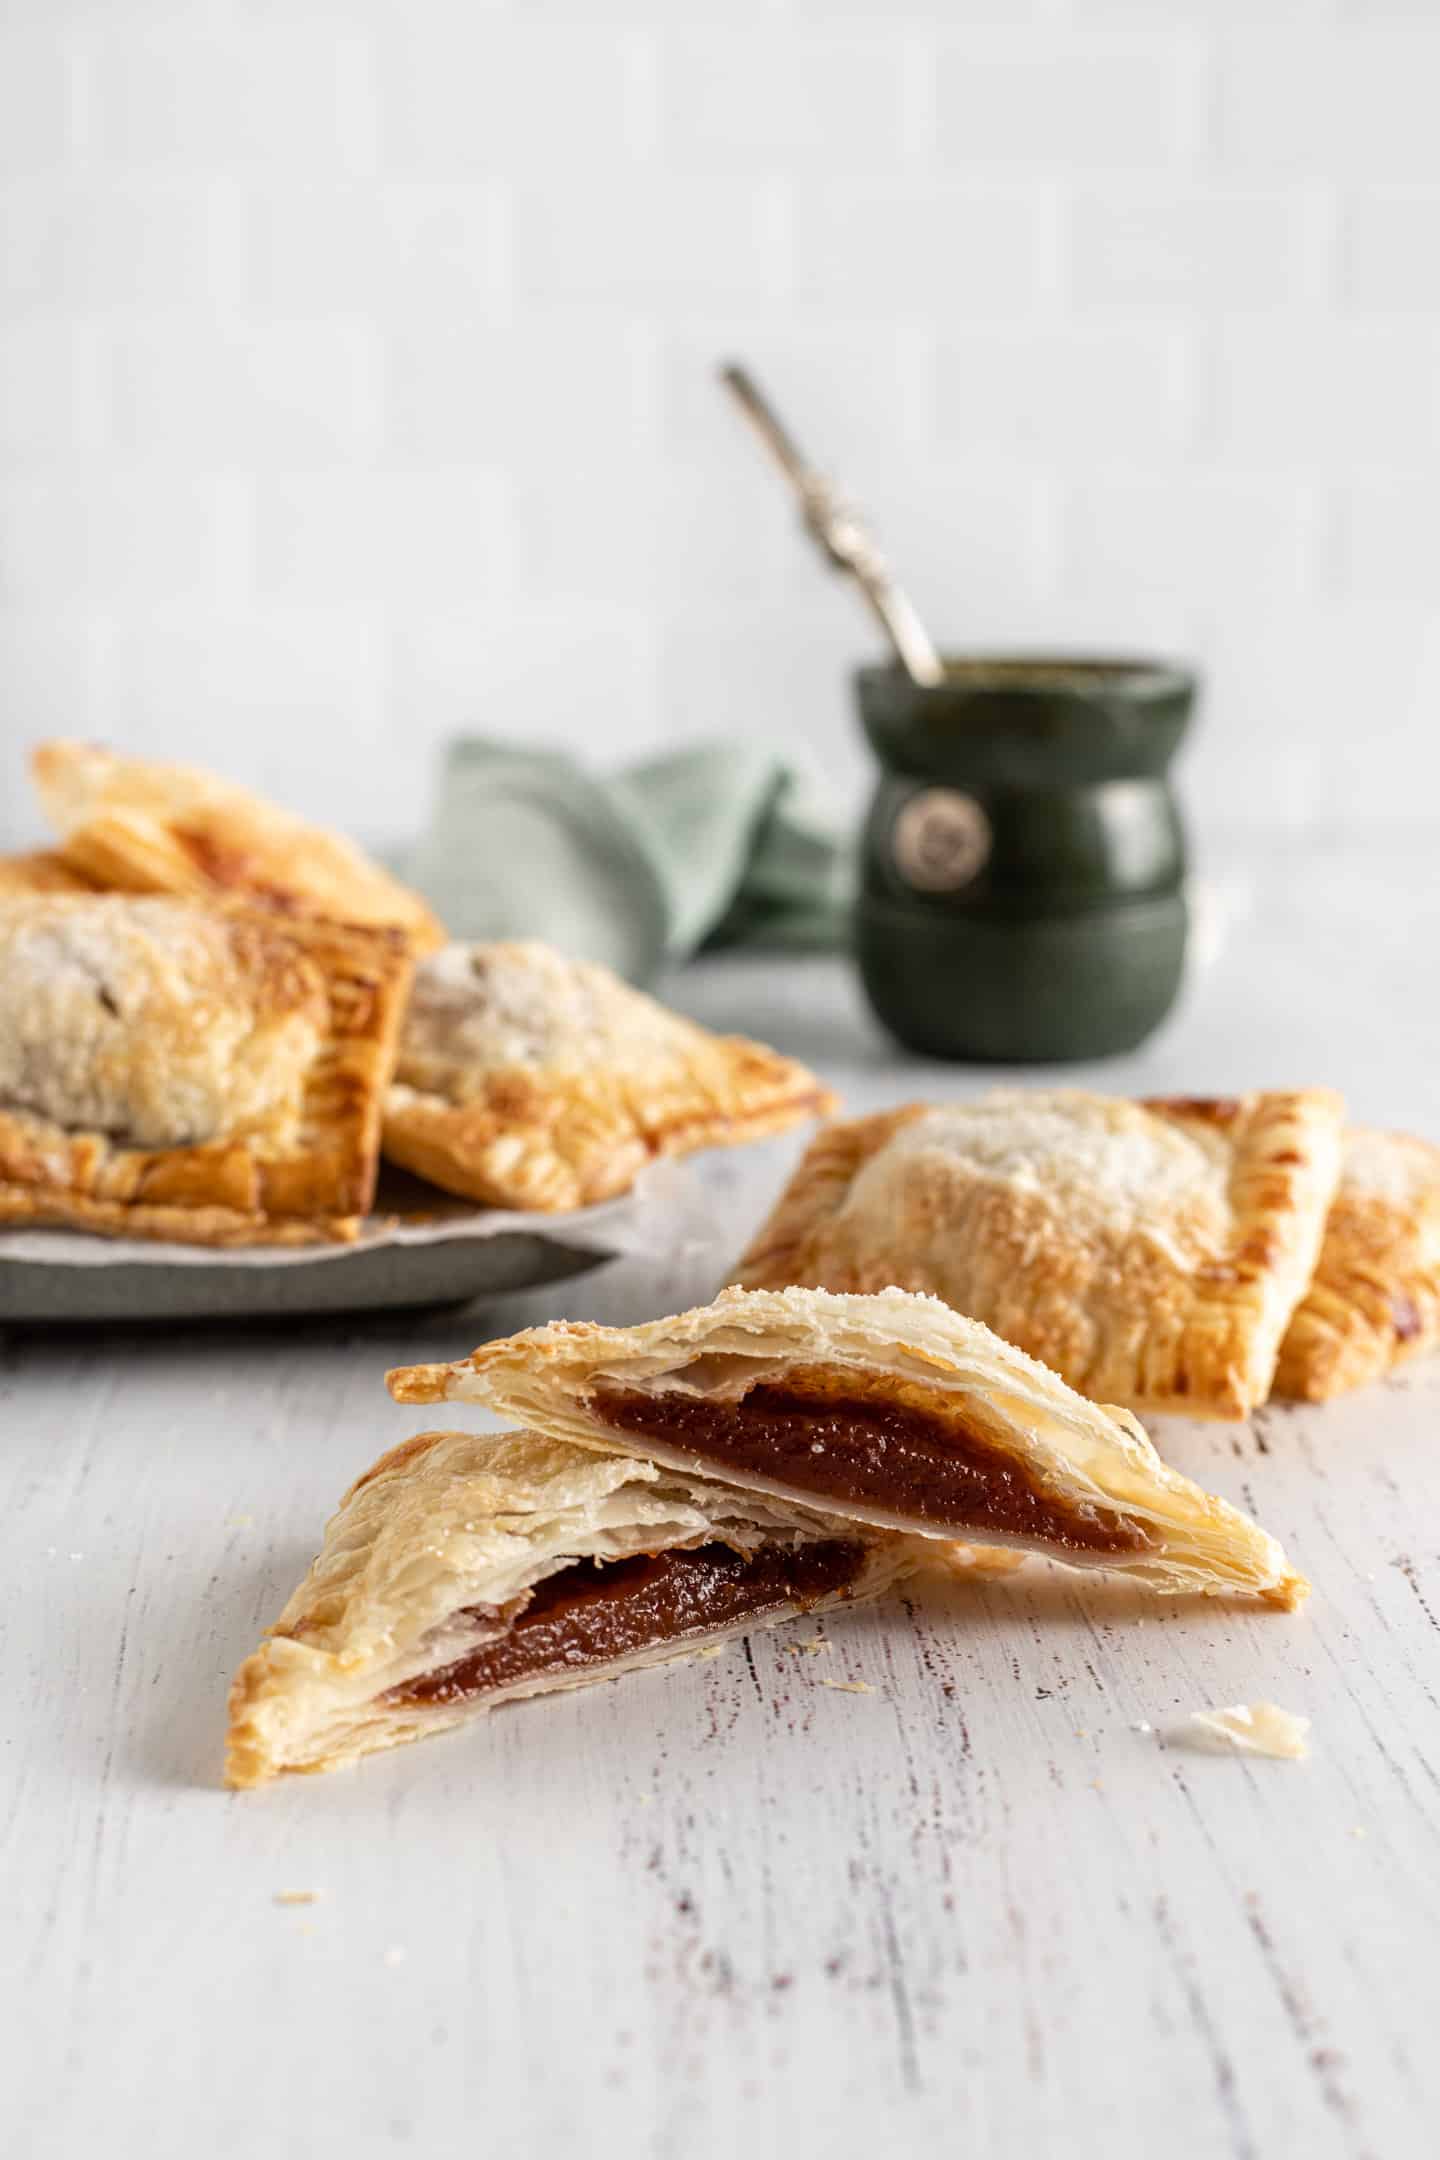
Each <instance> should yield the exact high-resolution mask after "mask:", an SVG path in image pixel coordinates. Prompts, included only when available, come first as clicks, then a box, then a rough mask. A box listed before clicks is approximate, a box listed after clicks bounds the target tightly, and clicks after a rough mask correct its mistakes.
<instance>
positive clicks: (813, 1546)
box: [226, 1432, 925, 1785]
mask: <svg viewBox="0 0 1440 2160" xmlns="http://www.w3.org/2000/svg"><path fill="white" fill-rule="evenodd" d="M924 1558H925V1548H924V1547H923V1546H922V1545H921V1544H920V1542H919V1540H916V1539H909V1538H904V1537H895V1536H893V1535H890V1534H888V1533H886V1532H884V1531H879V1530H875V1529H872V1528H869V1527H867V1526H863V1525H859V1524H845V1525H839V1524H837V1523H835V1522H834V1521H833V1520H831V1519H830V1518H828V1517H826V1516H824V1515H821V1514H818V1513H817V1512H815V1511H814V1510H812V1509H809V1508H806V1507H804V1506H801V1505H792V1504H789V1503H786V1502H784V1501H781V1500H777V1499H773V1498H770V1497H768V1496H766V1495H763V1494H756V1493H743V1492H736V1491H733V1490H730V1489H729V1488H727V1487H725V1486H723V1485H718V1484H713V1483H711V1482H710V1481H709V1480H706V1479H702V1478H697V1477H693V1476H689V1475H678V1476H677V1475H676V1474H674V1473H673V1472H670V1471H665V1470H661V1469H659V1468H657V1467H656V1466H655V1465H654V1464H653V1463H649V1462H644V1461H637V1460H632V1459H629V1458H627V1457H625V1456H621V1455H613V1454H611V1455H602V1454H598V1453H597V1452H596V1451H595V1450H594V1449H593V1448H576V1447H570V1446H568V1445H567V1444H566V1443H565V1442H564V1441H559V1440H549V1439H543V1438H541V1437H540V1436H539V1435H538V1434H536V1433H530V1432H514V1433H501V1434H494V1433H456V1432H431V1433H422V1434H421V1435H420V1436H419V1438H418V1439H414V1440H408V1441H406V1442H405V1443H404V1444H403V1446H401V1447H398V1448H396V1449H394V1450H393V1451H392V1452H391V1453H390V1454H388V1455H385V1456H383V1457H382V1458H381V1460H380V1461H379V1462H378V1463H376V1465H375V1466H374V1468H373V1469H372V1470H369V1471H367V1472H366V1474H365V1475H364V1477H362V1478H361V1479H360V1480H359V1482H358V1483H357V1484H355V1485H353V1486H352V1487H351V1489H350V1491H349V1492H348V1493H347V1494H346V1496H345V1498H344V1500H343V1501H342V1502H341V1505H340V1509H339V1512H338V1513H337V1514H336V1516H335V1517H334V1519H333V1520H332V1522H331V1523H330V1524H329V1526H328V1528H327V1530H326V1533H325V1542H324V1545H323V1547H322V1549H321V1552H320V1555H319V1557H318V1559H317V1560H316V1561H315V1563H314V1565H313V1566H312V1567H311V1569H310V1572H309V1574H308V1575H307V1576H306V1578H305V1581H304V1582H303V1583H302V1584H301V1585H300V1588H299V1589H298V1590H297V1591H296V1592H295V1595H294V1596H293V1597H292V1598H291V1600H290V1602H289V1604H288V1605H287V1606H286V1608H285V1610H284V1612H283V1613H282V1614H281V1617H280V1619H279V1621H278V1622H277V1623H276V1626H275V1627H274V1628H273V1629H272V1630H271V1633H270V1636H269V1639H268V1640H267V1641H266V1642H265V1643H263V1644H262V1646H261V1647H260V1649H258V1650H257V1651H256V1652H255V1653H254V1655H253V1656H252V1657H249V1658H247V1659H246V1661H245V1663H244V1664H243V1665H242V1666H241V1668H240V1671H239V1673H238V1674H237V1675H236V1678H235V1684H234V1687H233V1688H232V1690H231V1695H230V1731H229V1741H228V1746H227V1751H226V1779H227V1782H228V1783H229V1784H231V1785H259V1784H263V1783H264V1782H265V1781H266V1780H267V1779H269V1778H273V1777H275V1776H277V1775H278V1774H279V1773H280V1772H281V1771H286V1770H331V1769H334V1768H336V1767H337V1766H338V1765H339V1764H341V1763H345V1762H349V1761H351V1760H352V1759H353V1758H355V1757H356V1756H359V1755H364V1754H368V1753H370V1752H372V1751H373V1750H375V1749H377V1748H387V1747H395V1746H397V1745H398V1744H399V1743H400V1742H402V1741H406V1740H420V1739H423V1738H424V1737H425V1736H426V1735H427V1734H429V1733H438V1732H443V1731H445V1730H447V1729H448V1728H449V1727H451V1726H455V1725H459V1724H461V1723H463V1722H464V1721H465V1720H466V1719H468V1718H470V1717H473V1716H474V1715H476V1714H477V1713H478V1712H480V1711H484V1710H489V1709H492V1708H493V1707H494V1706H495V1705H496V1704H497V1703H502V1702H507V1701H509V1700H511V1699H512V1698H513V1697H516V1696H522V1695H538V1694H542V1693H546V1692H548V1691H551V1690H553V1689H556V1688H570V1687H579V1686H581V1685H583V1684H584V1683H586V1682H588V1681H594V1680H607V1679H611V1678H613V1677H614V1676H615V1675H616V1674H618V1673H622V1672H626V1671H629V1670H630V1669H631V1668H632V1667H635V1666H641V1665H653V1664H656V1663H659V1662H660V1661H662V1660H665V1659H669V1658H675V1657H684V1656H688V1655H692V1654H693V1653H694V1652H696V1651H698V1650H702V1649H704V1648H705V1647H706V1646H707V1645H708V1644H711V1643H716V1642H722V1641H724V1640H725V1639H726V1638H727V1637H728V1636H732V1635H738V1634H744V1633H747V1632H748V1631H749V1630H750V1629H752V1628H754V1627H757V1626H769V1625H771V1624H772V1623H773V1622H775V1621H778V1620H783V1619H786V1618H788V1617H789V1616H791V1615H792V1614H795V1613H801V1612H807V1613H808V1612H818V1611H822V1610H824V1609H825V1608H827V1607H829V1606H833V1605H838V1604H843V1603H851V1602H854V1601H855V1600H856V1599H860V1598H868V1597H874V1596H876V1595H877V1594H878V1593H879V1592H880V1591H881V1590H884V1589H885V1588H887V1587H888V1586H889V1585H890V1584H891V1583H894V1582H896V1581H897V1580H899V1579H900V1577H901V1576H903V1575H906V1574H909V1573H910V1572H912V1571H913V1570H914V1568H915V1567H916V1566H918V1565H919V1564H921V1562H922V1561H923V1560H924Z"/></svg>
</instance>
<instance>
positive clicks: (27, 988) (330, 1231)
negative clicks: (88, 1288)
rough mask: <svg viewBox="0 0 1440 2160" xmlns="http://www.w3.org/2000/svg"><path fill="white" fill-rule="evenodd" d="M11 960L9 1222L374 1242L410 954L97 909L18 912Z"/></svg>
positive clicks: (266, 919) (334, 928)
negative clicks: (368, 1225) (383, 1120)
mask: <svg viewBox="0 0 1440 2160" xmlns="http://www.w3.org/2000/svg"><path fill="white" fill-rule="evenodd" d="M0 944H4V945H5V947H6V950H7V951H8V952H9V953H10V954H11V956H12V958H11V961H10V964H9V966H8V970H7V980H6V983H5V985H4V987H3V991H0V1071H5V1070H8V1071H9V1072H10V1073H11V1075H12V1085H14V1084H20V1085H21V1089H22V1092H21V1093H20V1094H11V1095H10V1096H8V1097H6V1098H3V1099H0V1224H6V1225H10V1226H14V1227H69V1228H73V1229H80V1230H90V1231H95V1232H98V1233H99V1234H101V1235H102V1236H109V1237H145V1238H163V1239H173V1240H178V1241H180V1242H183V1243H186V1244H197V1245H250V1244H282V1245H293V1244H304V1243H310V1242H314V1241H316V1240H321V1239H342V1240H343V1239H348V1238H353V1237H354V1236H355V1234H356V1232H357V1230H358V1228H359V1218H360V1217H361V1216H362V1215H363V1214H364V1213H365V1211H366V1209H367V1208H368V1207H369V1205H370V1202H371V1200H372V1198H373V1195H374V1187H375V1174H376V1168H377V1163H378V1153H379V1125H380V1104H381V1097H382V1094H383V1090H384V1086H385V1082H386V1080H387V1078H388V1076H389V1072H390V1069H391V1066H392V1064H393V1061H394V1054H395V1041H396V1037H397V1035H398V1031H399V1024H400V1015H401V1011H402V1008H403V1004H404V997H405V990H406V986H407V983H408V980H409V975H410V969H411V959H410V954H409V951H408V948H407V946H406V943H405V940H404V939H403V937H401V936H400V935H399V934H398V933H395V932H387V931H375V930H358V929H348V928H342V927H340V926H338V925H336V924H332V923H323V922H307V921H303V920H295V921H289V922H281V921H279V920H277V918H276V917H275V916H274V915H273V914H271V913H269V912H267V911H266V910H264V909H262V908H252V907H246V906H244V905H243V904H241V903H239V902H233V901H232V902H213V901H211V902H204V903H196V902H193V901H182V900H170V899H161V898H153V897H152V898H143V899H142V898H137V897H135V896H131V895H125V894H93V895H90V896H72V895H53V896H52V895H42V896H34V897H29V898H16V899H13V900H7V901H3V902H0ZM52 949H53V951H54V953H55V954H56V955H57V956H58V957H57V958H56V959H55V961H54V964H53V965H47V961H46V955H47V954H48V953H49V952H50V951H52ZM37 953H38V954H39V955H40V958H39V960H38V961H37V960H36V957H35V956H36V955H37ZM27 954H28V956H29V958H28V963H27V962H26V955H27ZM17 956H18V959H17ZM21 963H25V964H21ZM92 978H93V980H92ZM7 999H8V1010H6V1004H7ZM107 1015H108V1017H107ZM16 1076H19V1078H18V1082H17V1080H16ZM97 1104H98V1105H99V1107H98V1108H97ZM127 1133H129V1134H130V1135H131V1137H130V1138H128V1139H127V1137H126V1134H127Z"/></svg>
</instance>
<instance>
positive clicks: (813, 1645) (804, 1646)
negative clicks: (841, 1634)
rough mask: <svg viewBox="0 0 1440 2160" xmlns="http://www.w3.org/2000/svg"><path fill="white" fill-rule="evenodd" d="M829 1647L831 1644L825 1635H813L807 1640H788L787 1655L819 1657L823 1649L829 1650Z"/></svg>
mask: <svg viewBox="0 0 1440 2160" xmlns="http://www.w3.org/2000/svg"><path fill="white" fill-rule="evenodd" d="M829 1648H830V1645H829V1643H828V1642H826V1640H825V1637H824V1636H823V1635H812V1636H811V1637H810V1638H809V1640H808V1641H807V1642H787V1643H786V1645H785V1655H786V1656H787V1657H819V1655H820V1653H821V1651H822V1650H828V1649H829Z"/></svg>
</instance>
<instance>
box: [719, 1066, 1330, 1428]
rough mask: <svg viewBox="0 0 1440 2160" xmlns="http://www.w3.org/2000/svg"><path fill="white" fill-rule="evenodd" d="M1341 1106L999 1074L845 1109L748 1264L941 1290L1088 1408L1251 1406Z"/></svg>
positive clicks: (1316, 1214)
mask: <svg viewBox="0 0 1440 2160" xmlns="http://www.w3.org/2000/svg"><path fill="white" fill-rule="evenodd" d="M1342 1109H1343V1106H1342V1104H1341V1101H1340V1098H1339V1097H1338V1096H1337V1095H1333V1094H1331V1093H1330V1092H1329V1090H1328V1089H1323V1088H1308V1089H1303V1090H1300V1091H1297V1092H1294V1093H1275V1094H1253V1095H1244V1096H1240V1097H1238V1098H1235V1099H1232V1100H1227V1101H1207V1100H1204V1099H1195V1100H1190V1099H1174V1100H1172V1099H1163V1100H1156V1101H1151V1102H1127V1101H1123V1100H1121V1099H1120V1098H1118V1097H1115V1096H1105V1095H1088V1094H1083V1093H1081V1092H1080V1091H1078V1090H1074V1089H1060V1090H1055V1091H1039V1090H1037V1091H1033V1092H1030V1091H1021V1090H1019V1089H1004V1090H999V1091H997V1092H995V1093H992V1094H989V1095H985V1096H982V1097H981V1098H980V1099H979V1100H978V1101H975V1102H961V1103H947V1104H945V1105H944V1106H943V1107H940V1106H930V1105H926V1104H923V1103H912V1104H910V1105H908V1106H907V1107H906V1108H904V1109H900V1110H893V1111H886V1112H884V1113H882V1114H881V1115H879V1116H876V1117H868V1118H860V1119H857V1120H856V1121H855V1122H854V1123H851V1124H841V1125H833V1126H831V1127H830V1128H829V1129H828V1130H827V1131H825V1132H823V1133H821V1134H820V1135H819V1137H818V1138H817V1139H816V1141H815V1142H814V1144H813V1146H812V1147H811V1149H810V1151H809V1153H808V1155H807V1156H806V1157H805V1159H804V1161H803V1162H802V1163H801V1165H800V1167H799V1169H798V1170H797V1171H796V1173H795V1175H794V1177H793V1178H792V1179H791V1181H790V1184H789V1187H788V1188H787V1190H786V1191H785V1193H784V1195H783V1196H782V1198H781V1200H780V1202H779V1204H778V1206H777V1207H776V1208H775V1211H774V1213H773V1214H772V1215H771V1217H770V1220H769V1221H768V1222H767V1223H766V1225H765V1226H764V1228H763V1229H762V1230H761V1231H760V1232H759V1233H758V1235H757V1236H756V1237H755V1239H754V1240H753V1242H752V1244H751V1246H750V1248H749V1250H748V1252H747V1253H746V1254H745V1257H744V1259H743V1260H742V1261H741V1263H740V1266H739V1268H738V1269H737V1271H736V1279H737V1280H738V1281H739V1282H740V1283H741V1284H743V1285H744V1286H746V1287H747V1288H751V1289H778V1288H781V1287H783V1286H784V1285H786V1284H789V1283H799V1284H805V1285H810V1286H813V1287H816V1288H821V1289H826V1290H878V1289H882V1288H884V1287H885V1286H886V1285H887V1284H890V1283H897V1284H899V1285H900V1286H901V1288H903V1289H907V1290H926V1291H930V1292H931V1293H933V1294H934V1295H935V1296H938V1297H942V1298H944V1299H945V1301H946V1303H947V1304H950V1305H953V1306H954V1307H955V1309H956V1311H957V1312H963V1313H966V1314H968V1315H970V1317H971V1318H973V1319H976V1320H983V1321H985V1323H986V1324H987V1326H989V1327H992V1328H994V1329H995V1331H996V1333H997V1334H1000V1335H1003V1336H1004V1337H1005V1338H1006V1340H1007V1341H1008V1342H1013V1343H1015V1344H1017V1345H1018V1347H1019V1348H1020V1349H1022V1350H1027V1351H1028V1352H1029V1353H1030V1355H1031V1356H1032V1357H1037V1358H1040V1359H1041V1360H1042V1361H1043V1362H1044V1363H1045V1364H1047V1365H1049V1366H1051V1367H1053V1369H1054V1370H1055V1371H1056V1372H1058V1373H1060V1374H1061V1375H1062V1376H1063V1377H1064V1378H1065V1379H1066V1380H1068V1381H1069V1382H1070V1384H1071V1386H1072V1387H1076V1388H1079V1389H1080V1390H1081V1391H1082V1393H1084V1394H1086V1395H1090V1396H1093V1397H1094V1399H1095V1400H1096V1401H1097V1402H1118V1403H1124V1404H1126V1405H1127V1406H1128V1407H1129V1408H1131V1409H1134V1410H1150V1411H1156V1410H1168V1411H1178V1412H1185V1413H1187V1414H1189V1415H1191V1416H1198V1417H1232V1418H1234V1417H1243V1416H1244V1415H1245V1413H1246V1412H1247V1411H1248V1410H1251V1409H1253V1408H1254V1406H1255V1404H1256V1403H1260V1402H1263V1401H1264V1400H1265V1397H1266V1396H1267V1395H1268V1394H1269V1392H1270V1383H1271V1379H1272V1377H1273V1374H1274V1370H1275V1360H1276V1356H1277V1354H1278V1352H1279V1348H1280V1341H1281V1338H1282V1336H1283V1335H1284V1332H1285V1328H1286V1326H1287V1324H1288V1322H1289V1319H1290V1315H1291V1313H1292V1312H1293V1311H1294V1309H1295V1306H1296V1304H1297V1302H1298V1301H1299V1299H1300V1297H1301V1296H1302V1294H1303V1292H1304V1289H1305V1285H1306V1284H1307V1282H1308V1281H1309V1279H1310V1275H1311V1271H1312V1269H1313V1268H1314V1265H1315V1260H1316V1256H1317V1254H1318V1252H1319V1250H1320V1239H1321V1235H1322V1232H1323V1229H1324V1223H1325V1211H1326V1208H1327V1207H1328V1205H1329V1202H1330V1198H1331V1195H1332V1193H1333V1192H1334V1189H1335V1183H1336V1179H1337V1177H1338V1175H1339V1167H1340V1133H1341V1117H1342Z"/></svg>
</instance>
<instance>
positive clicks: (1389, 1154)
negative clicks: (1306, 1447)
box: [1275, 1127, 1440, 1402]
mask: <svg viewBox="0 0 1440 2160" xmlns="http://www.w3.org/2000/svg"><path fill="white" fill-rule="evenodd" d="M1437 1342H1440V1148H1435V1147H1432V1146H1431V1145H1430V1143H1429V1142H1428V1141H1425V1140H1415V1139H1412V1138H1411V1137H1410V1136H1409V1135H1408V1134H1407V1133H1387V1132H1374V1131H1372V1130H1370V1129H1369V1128H1368V1127H1354V1128H1352V1129H1351V1130H1350V1131H1349V1132H1347V1133H1346V1135H1345V1153H1344V1163H1343V1167H1342V1169H1341V1173H1340V1186H1339V1190H1338V1191H1337V1192H1336V1195H1335V1198H1334V1199H1333V1200H1332V1201H1331V1203H1330V1215H1329V1220H1328V1221H1327V1223H1326V1225H1325V1239H1324V1243H1323V1244H1322V1245H1321V1247H1320V1258H1319V1261H1318V1263H1317V1264H1316V1268H1315V1274H1314V1277H1313V1279H1312V1281H1311V1284H1310V1287H1309V1289H1308V1290H1307V1291H1306V1293H1305V1295H1304V1297H1303V1298H1302V1299H1301V1300H1300V1303H1299V1305H1298V1306H1297V1307H1296V1309H1295V1314H1294V1317H1293V1318H1292V1320H1291V1322H1290V1326H1289V1329H1288V1331H1287V1333H1286V1336H1285V1340H1284V1342H1283V1344H1282V1345H1281V1349H1280V1363H1279V1365H1278V1367H1277V1368H1276V1373H1275V1393H1276V1394H1277V1395H1288V1396H1295V1397H1298V1398H1300V1399H1301V1400H1303V1401H1306V1402H1324V1401H1326V1400H1327V1399H1328V1398H1329V1397H1330V1396H1332V1395H1340V1394H1343V1393H1344V1392H1345V1390H1346V1389H1347V1388H1355V1387H1361V1386H1363V1385H1364V1383H1365V1382H1366V1381H1367V1380H1378V1379H1379V1378H1380V1377H1381V1375H1382V1374H1383V1373H1386V1372H1388V1371H1389V1369H1390V1367H1391V1366H1392V1365H1398V1364H1399V1363H1400V1362H1401V1361H1402V1360H1403V1359H1405V1358H1410V1357H1414V1356H1416V1355H1417V1354H1418V1353H1419V1352H1420V1351H1422V1350H1429V1349H1433V1347H1434V1346H1435V1344H1436V1343H1437Z"/></svg>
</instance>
